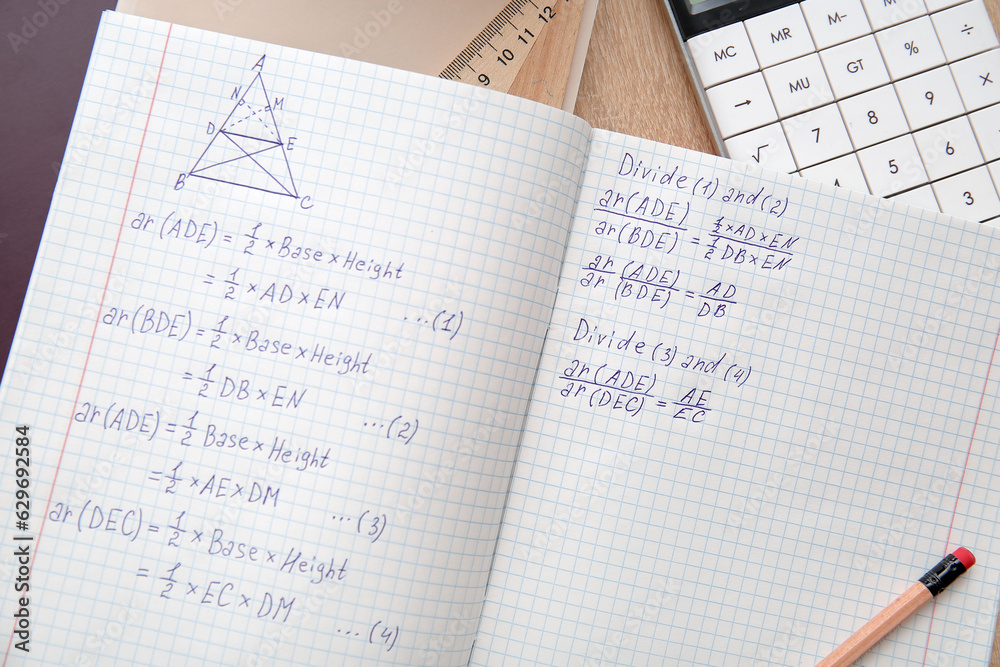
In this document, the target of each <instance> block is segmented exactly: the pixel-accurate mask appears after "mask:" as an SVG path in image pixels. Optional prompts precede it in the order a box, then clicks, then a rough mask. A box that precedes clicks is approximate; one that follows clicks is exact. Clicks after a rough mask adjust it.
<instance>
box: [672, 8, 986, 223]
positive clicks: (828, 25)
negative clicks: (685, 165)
mask: <svg viewBox="0 0 1000 667" xmlns="http://www.w3.org/2000/svg"><path fill="white" fill-rule="evenodd" d="M665 2H666V3H667V6H668V9H669V10H670V13H671V15H672V18H673V22H674V26H675V28H676V29H677V32H678V34H679V36H680V39H681V43H682V45H683V48H684V51H685V55H686V57H687V59H688V63H689V65H690V68H691V71H692V73H693V75H694V79H695V82H696V86H697V87H698V88H699V89H700V96H701V101H702V104H703V106H704V108H705V111H706V114H707V115H708V117H709V119H710V121H711V124H712V126H713V127H712V131H713V133H714V134H715V138H716V142H717V143H718V146H719V149H720V151H721V152H722V154H723V155H726V156H728V157H730V158H732V159H734V160H741V161H744V162H751V163H754V164H759V165H760V166H762V167H766V168H769V169H773V170H776V171H780V172H784V173H790V174H798V175H801V176H805V177H807V178H812V179H816V180H819V181H823V182H826V183H831V184H834V185H838V186H841V187H845V188H850V189H852V190H861V191H865V192H869V193H872V194H875V195H879V196H881V197H889V198H899V199H902V200H904V201H906V202H907V203H911V204H915V205H917V206H921V207H923V208H927V209H932V210H937V211H943V212H944V213H948V214H950V215H955V216H958V217H962V218H966V219H969V220H974V221H977V222H984V223H988V224H992V225H996V226H1000V195H998V190H1000V44H998V41H997V35H996V31H995V30H994V28H993V26H992V24H991V23H990V17H989V15H988V13H987V11H986V6H985V5H984V4H983V0H964V1H963V0H803V1H801V2H794V1H792V2H790V1H788V0H759V1H758V0H753V1H752V0H665Z"/></svg>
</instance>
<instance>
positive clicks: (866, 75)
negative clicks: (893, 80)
mask: <svg viewBox="0 0 1000 667" xmlns="http://www.w3.org/2000/svg"><path fill="white" fill-rule="evenodd" d="M819 55H820V58H821V59H822V60H823V67H824V68H825V69H826V75H827V77H829V79H830V86H831V87H833V92H834V93H836V94H837V97H838V98H844V97H850V96H851V95H855V94H857V93H861V92H864V91H866V90H871V89H872V88H878V87H879V86H882V85H885V84H887V83H889V73H888V72H887V71H886V69H885V64H884V63H883V62H882V55H881V53H879V50H878V44H876V43H875V38H874V37H873V36H872V35H868V36H867V37H862V38H861V39H856V40H854V41H853V42H847V43H846V44H841V45H840V46H835V47H833V48H832V49H826V50H825V51H820V54H819Z"/></svg>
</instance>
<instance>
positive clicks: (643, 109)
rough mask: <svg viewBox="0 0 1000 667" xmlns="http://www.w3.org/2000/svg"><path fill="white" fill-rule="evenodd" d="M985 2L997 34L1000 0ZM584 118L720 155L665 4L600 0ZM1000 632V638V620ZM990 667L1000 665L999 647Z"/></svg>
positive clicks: (580, 105)
mask: <svg viewBox="0 0 1000 667" xmlns="http://www.w3.org/2000/svg"><path fill="white" fill-rule="evenodd" d="M985 2H986V8H987V11H988V12H989V14H990V18H991V20H992V21H993V27H994V30H996V29H997V27H998V26H1000V0H985ZM576 115H578V116H580V117H582V118H584V119H585V120H586V121H587V122H589V123H590V124H591V125H592V126H594V127H599V128H602V129H605V130H612V131H615V132H624V133H626V134H632V135H635V136H639V137H645V138H647V139H653V140H655V141H662V142H664V143H668V144H674V145H676V146H683V147H684V148H691V149H694V150H699V151H702V152H705V153H713V154H716V155H717V154H718V150H717V149H716V147H715V142H714V140H713V139H712V133H711V130H710V129H709V126H708V123H707V122H706V121H705V118H704V116H703V114H702V109H701V106H700V103H699V102H698V98H697V96H696V94H695V89H694V86H693V83H692V81H691V77H690V75H689V74H688V70H687V65H686V62H685V60H684V56H683V54H682V52H681V49H680V44H679V42H678V40H677V38H676V37H675V35H674V32H673V28H672V26H671V24H670V18H669V17H668V16H667V10H666V6H665V5H664V3H663V0H600V5H598V9H597V19H596V21H595V22H594V33H593V36H592V37H591V40H590V50H589V52H588V54H587V63H586V65H585V66H584V70H583V79H582V81H581V83H580V93H579V96H578V97H577V102H576ZM997 630H998V632H997V636H998V637H1000V623H998V624H997ZM956 664H958V663H956ZM990 667H1000V644H998V643H996V642H995V643H994V645H993V653H992V658H991V660H990Z"/></svg>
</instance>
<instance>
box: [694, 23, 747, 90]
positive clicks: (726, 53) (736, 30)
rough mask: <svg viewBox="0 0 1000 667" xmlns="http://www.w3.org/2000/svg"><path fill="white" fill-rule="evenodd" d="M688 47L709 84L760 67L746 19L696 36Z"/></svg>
mask: <svg viewBox="0 0 1000 667" xmlns="http://www.w3.org/2000/svg"><path fill="white" fill-rule="evenodd" d="M687 47H688V51H690V52H691V59H692V60H694V64H695V67H696V68H697V70H698V76H700V77H701V83H702V85H703V86H705V87H706V88H708V87H710V86H714V85H715V84H717V83H722V82H723V81H728V80H730V79H735V78H736V77H738V76H743V75H744V74H749V73H750V72H753V71H755V70H756V69H757V58H756V57H754V54H753V47H752V46H750V38H749V37H747V31H746V30H745V29H744V28H743V24H742V23H734V24H732V25H727V26H726V27H724V28H718V29H716V30H713V31H711V32H706V33H705V34H703V35H698V36H696V37H692V38H691V39H689V40H688V41H687Z"/></svg>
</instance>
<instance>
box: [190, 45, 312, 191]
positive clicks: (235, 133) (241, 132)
mask: <svg viewBox="0 0 1000 667" xmlns="http://www.w3.org/2000/svg"><path fill="white" fill-rule="evenodd" d="M262 61H263V58H261V60H260V61H258V63H257V65H255V66H254V69H258V70H259V69H260V65H261V64H262ZM293 140H294V138H293ZM187 175H188V176H197V177H198V178H205V179H208V180H211V181H219V182H221V183H229V184H231V185H239V186H242V187H245V188H252V189H254V190H261V191H263V192H272V193H274V194H278V195H287V196H289V197H295V198H296V199H298V197H299V195H298V191H297V190H296V188H295V180H294V179H293V178H292V172H291V169H290V168H289V165H288V156H287V155H286V154H285V144H284V142H283V141H282V140H281V134H280V132H279V131H278V125H277V123H275V121H274V112H273V110H272V108H271V100H270V98H269V97H268V94H267V90H266V89H265V88H264V80H263V79H262V78H261V73H260V71H258V72H257V73H256V75H255V76H254V79H253V81H252V82H251V83H250V85H249V86H248V87H247V89H246V90H245V91H244V93H243V95H241V96H240V99H239V101H238V102H236V106H234V107H233V110H232V111H231V112H230V113H229V116H227V117H226V120H225V121H223V123H222V125H221V126H220V127H219V130H218V131H217V132H216V133H215V135H214V136H213V137H212V141H211V142H209V144H208V146H206V147H205V150H204V151H203V152H202V154H201V157H199V158H198V160H197V161H196V162H195V164H194V167H192V168H191V171H189V172H188V174H187Z"/></svg>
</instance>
